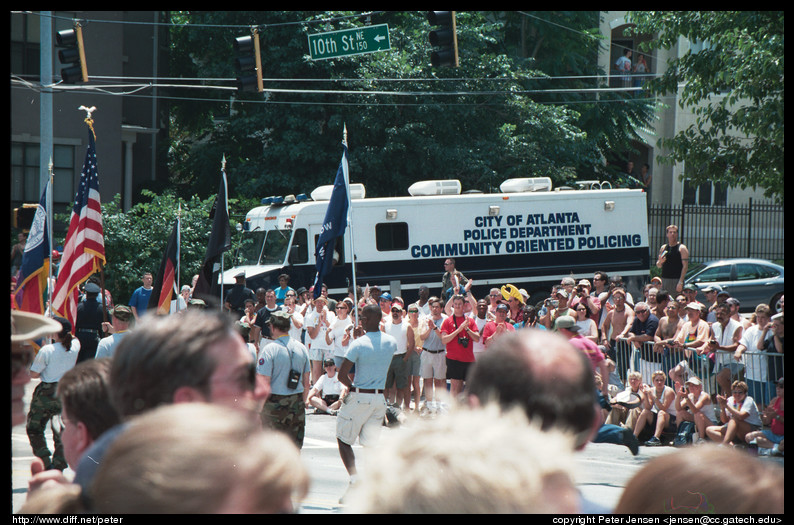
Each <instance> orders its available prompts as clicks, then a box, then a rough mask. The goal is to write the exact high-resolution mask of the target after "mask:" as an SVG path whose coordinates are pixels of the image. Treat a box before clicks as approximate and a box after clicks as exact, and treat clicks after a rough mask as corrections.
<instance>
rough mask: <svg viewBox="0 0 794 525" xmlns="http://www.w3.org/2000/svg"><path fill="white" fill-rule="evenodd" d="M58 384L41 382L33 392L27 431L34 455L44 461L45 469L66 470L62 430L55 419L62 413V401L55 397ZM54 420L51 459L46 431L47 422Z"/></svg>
mask: <svg viewBox="0 0 794 525" xmlns="http://www.w3.org/2000/svg"><path fill="white" fill-rule="evenodd" d="M57 388H58V383H44V382H41V383H39V385H38V386H37V387H36V389H35V390H34V391H33V398H32V399H31V401H30V412H28V421H27V425H26V430H27V433H28V440H29V441H30V446H31V447H32V448H33V454H35V455H36V456H38V457H40V458H41V459H42V461H44V468H50V467H52V468H57V469H58V470H64V469H65V468H66V467H67V465H66V458H64V455H63V444H62V443H61V428H60V426H59V425H58V424H57V423H55V421H54V420H53V418H54V417H55V416H57V415H58V414H60V413H61V401H60V400H59V399H58V397H57V396H56V395H55V390H56V389H57ZM51 420H52V424H51V427H52V439H53V442H54V443H55V452H54V453H53V454H52V459H50V449H49V448H48V447H47V440H46V439H45V437H44V430H45V429H46V428H47V422H49V421H51Z"/></svg>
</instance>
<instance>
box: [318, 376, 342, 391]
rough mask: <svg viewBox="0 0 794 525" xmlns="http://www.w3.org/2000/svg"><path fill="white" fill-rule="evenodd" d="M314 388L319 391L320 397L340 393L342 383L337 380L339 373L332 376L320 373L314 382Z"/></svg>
mask: <svg viewBox="0 0 794 525" xmlns="http://www.w3.org/2000/svg"><path fill="white" fill-rule="evenodd" d="M314 388H315V389H316V390H317V392H319V393H320V397H325V396H338V395H341V393H342V383H341V382H340V381H339V374H334V377H328V374H323V375H321V376H320V379H318V380H317V382H316V383H314Z"/></svg>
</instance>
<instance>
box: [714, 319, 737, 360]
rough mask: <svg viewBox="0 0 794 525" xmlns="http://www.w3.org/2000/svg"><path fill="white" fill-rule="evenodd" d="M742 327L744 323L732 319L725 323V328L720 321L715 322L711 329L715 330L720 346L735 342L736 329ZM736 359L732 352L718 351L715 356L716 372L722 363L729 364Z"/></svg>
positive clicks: (715, 336)
mask: <svg viewBox="0 0 794 525" xmlns="http://www.w3.org/2000/svg"><path fill="white" fill-rule="evenodd" d="M741 327H742V323H740V322H739V321H736V320H735V319H731V320H729V321H728V324H726V325H725V329H724V330H723V328H722V325H721V324H720V323H713V324H712V325H711V330H712V331H713V332H714V339H716V340H717V344H719V345H720V346H730V345H731V344H733V336H734V334H735V333H736V330H739V329H740V328H741ZM735 361H736V360H735V359H734V358H733V353H732V352H720V351H718V352H716V355H715V356H714V372H717V371H718V369H719V367H720V365H728V364H730V363H731V362H735Z"/></svg>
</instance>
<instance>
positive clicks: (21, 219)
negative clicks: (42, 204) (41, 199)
mask: <svg viewBox="0 0 794 525" xmlns="http://www.w3.org/2000/svg"><path fill="white" fill-rule="evenodd" d="M38 208H39V205H38V204H23V205H22V207H21V208H14V213H13V214H12V215H11V226H13V227H14V228H19V229H20V230H29V229H30V225H31V224H33V218H34V217H35V216H36V210H37V209H38Z"/></svg>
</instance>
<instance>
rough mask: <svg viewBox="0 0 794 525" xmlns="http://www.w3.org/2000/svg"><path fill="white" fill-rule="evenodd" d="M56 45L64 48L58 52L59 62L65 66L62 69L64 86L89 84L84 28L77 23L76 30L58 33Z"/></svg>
mask: <svg viewBox="0 0 794 525" xmlns="http://www.w3.org/2000/svg"><path fill="white" fill-rule="evenodd" d="M55 45H57V46H58V47H62V48H64V49H61V50H60V51H58V60H60V61H61V64H62V65H63V66H64V67H63V68H62V69H61V79H62V80H63V82H64V84H76V83H77V82H88V69H87V68H86V63H85V49H84V48H83V28H82V27H81V26H80V24H78V23H75V25H74V29H67V30H65V31H58V32H57V33H56V34H55Z"/></svg>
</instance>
